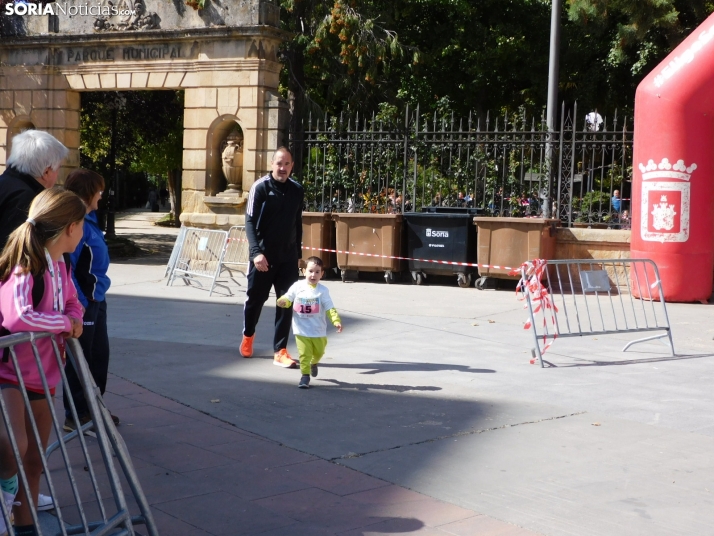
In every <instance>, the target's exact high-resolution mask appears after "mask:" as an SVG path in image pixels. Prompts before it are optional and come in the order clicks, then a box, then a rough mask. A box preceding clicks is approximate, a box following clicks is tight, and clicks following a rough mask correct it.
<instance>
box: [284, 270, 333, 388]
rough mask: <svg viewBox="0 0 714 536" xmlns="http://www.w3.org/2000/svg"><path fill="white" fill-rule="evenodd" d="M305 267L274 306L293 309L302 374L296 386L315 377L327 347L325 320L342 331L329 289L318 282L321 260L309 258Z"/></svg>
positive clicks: (307, 386)
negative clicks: (327, 319)
mask: <svg viewBox="0 0 714 536" xmlns="http://www.w3.org/2000/svg"><path fill="white" fill-rule="evenodd" d="M306 262H307V266H306V267H305V279H303V280H301V281H298V282H296V283H294V284H293V285H292V286H291V287H290V288H289V289H288V291H287V292H286V293H285V294H284V295H283V296H281V297H280V298H279V299H278V301H277V304H278V307H283V308H286V309H287V308H290V307H292V309H293V334H294V335H295V343H296V344H297V349H298V354H299V356H300V372H301V373H302V376H301V378H300V383H299V384H298V387H300V388H301V389H308V388H309V387H310V376H312V377H313V378H315V377H316V376H317V364H318V363H319V362H320V359H322V356H323V355H324V354H325V347H326V346H327V321H326V318H325V317H326V316H327V317H329V318H330V322H332V324H333V325H334V326H335V327H336V328H337V333H341V332H342V321H341V320H340V315H338V314H337V309H335V306H334V305H333V303H332V298H330V291H329V290H328V289H327V287H326V286H324V285H321V284H320V279H321V278H322V274H323V270H322V259H320V257H309V258H308V259H307V261H306Z"/></svg>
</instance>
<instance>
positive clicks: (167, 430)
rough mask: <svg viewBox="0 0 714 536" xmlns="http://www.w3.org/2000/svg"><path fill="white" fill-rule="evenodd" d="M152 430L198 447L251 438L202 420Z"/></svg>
mask: <svg viewBox="0 0 714 536" xmlns="http://www.w3.org/2000/svg"><path fill="white" fill-rule="evenodd" d="M152 431H153V432H155V433H157V434H161V435H162V436H166V437H168V438H170V439H173V440H175V441H181V442H183V443H189V444H191V445H195V446H197V447H212V446H215V445H225V444H226V443H236V442H240V441H246V440H248V439H250V438H249V437H248V436H246V435H244V434H241V433H239V432H236V431H232V430H229V429H227V428H222V427H220V426H215V425H214V424H210V423H207V422H202V421H188V422H185V423H181V424H171V425H169V426H161V427H158V428H153V429H152Z"/></svg>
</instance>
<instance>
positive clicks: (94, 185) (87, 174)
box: [64, 168, 104, 205]
mask: <svg viewBox="0 0 714 536" xmlns="http://www.w3.org/2000/svg"><path fill="white" fill-rule="evenodd" d="M64 187H65V188H67V190H69V191H70V192H74V193H75V194H77V195H78V196H79V197H80V199H81V200H82V201H84V202H85V203H87V205H89V203H91V202H92V198H93V197H94V196H95V195H97V192H101V191H102V190H104V177H102V176H101V175H100V174H99V173H96V172H95V171H92V170H89V169H81V168H80V169H75V170H74V171H72V172H71V173H70V174H69V175H67V178H66V179H65V181H64Z"/></svg>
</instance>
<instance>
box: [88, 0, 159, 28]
mask: <svg viewBox="0 0 714 536" xmlns="http://www.w3.org/2000/svg"><path fill="white" fill-rule="evenodd" d="M105 3H108V4H109V6H110V7H111V3H110V2H108V0H105ZM116 9H117V10H118V12H119V13H118V14H116V15H112V16H109V17H97V18H96V19H94V31H95V32H107V31H112V32H116V31H136V30H156V29H159V28H161V18H160V17H159V16H158V15H157V14H156V13H154V12H153V11H146V4H145V0H120V1H119V4H118V5H117V7H116Z"/></svg>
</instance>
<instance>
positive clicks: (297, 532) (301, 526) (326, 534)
mask: <svg viewBox="0 0 714 536" xmlns="http://www.w3.org/2000/svg"><path fill="white" fill-rule="evenodd" d="M336 534H337V533H336V532H335V531H334V530H330V529H326V528H324V527H318V526H316V525H310V524H309V523H295V524H293V525H288V526H287V527H280V528H277V529H273V530H269V531H266V532H261V533H260V536H303V535H309V536H335V535H336Z"/></svg>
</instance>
